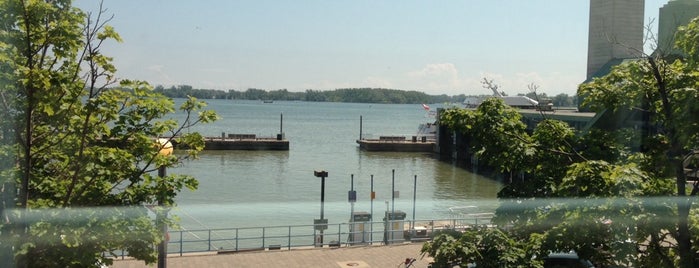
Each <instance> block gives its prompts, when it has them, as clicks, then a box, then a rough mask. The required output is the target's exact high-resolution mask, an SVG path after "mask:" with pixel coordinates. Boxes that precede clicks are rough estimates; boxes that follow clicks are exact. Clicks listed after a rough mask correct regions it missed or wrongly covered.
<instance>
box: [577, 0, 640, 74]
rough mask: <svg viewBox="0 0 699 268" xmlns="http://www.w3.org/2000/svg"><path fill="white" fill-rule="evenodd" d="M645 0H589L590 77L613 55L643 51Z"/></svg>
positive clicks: (632, 54) (630, 54) (630, 55)
mask: <svg viewBox="0 0 699 268" xmlns="http://www.w3.org/2000/svg"><path fill="white" fill-rule="evenodd" d="M644 2H645V1H644V0H590V22H589V23H590V30H589V37H588V46H587V79H590V78H591V77H592V76H593V75H594V74H595V73H596V72H597V71H598V70H600V68H602V66H604V65H605V64H607V63H608V62H610V61H611V60H613V59H626V58H634V57H639V56H640V55H641V54H640V53H641V52H643V27H644V25H643V18H644V17H643V10H644V5H645V3H644Z"/></svg>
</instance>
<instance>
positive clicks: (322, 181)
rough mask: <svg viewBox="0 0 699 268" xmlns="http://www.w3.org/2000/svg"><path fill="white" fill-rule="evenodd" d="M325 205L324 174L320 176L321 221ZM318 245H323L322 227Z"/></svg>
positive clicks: (323, 217)
mask: <svg viewBox="0 0 699 268" xmlns="http://www.w3.org/2000/svg"><path fill="white" fill-rule="evenodd" d="M324 206H325V176H323V177H321V178H320V220H321V222H322V221H323V219H325V215H324V214H323V213H324ZM320 246H321V247H322V246H323V228H321V229H320Z"/></svg>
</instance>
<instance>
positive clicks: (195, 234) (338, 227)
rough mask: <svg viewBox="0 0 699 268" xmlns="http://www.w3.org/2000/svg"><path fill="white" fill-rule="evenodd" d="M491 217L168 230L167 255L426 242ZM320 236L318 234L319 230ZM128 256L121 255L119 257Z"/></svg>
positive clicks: (481, 224)
mask: <svg viewBox="0 0 699 268" xmlns="http://www.w3.org/2000/svg"><path fill="white" fill-rule="evenodd" d="M491 218H492V214H489V213H486V214H478V215H474V216H473V217H469V218H458V219H435V220H415V221H412V220H394V221H386V220H384V221H366V222H360V221H357V222H350V223H338V224H327V226H326V227H327V229H323V228H322V227H321V226H319V225H290V226H267V227H248V228H222V229H200V230H170V232H169V241H168V253H169V254H178V255H180V256H182V255H183V254H185V253H195V252H219V253H227V252H242V251H255V250H281V249H286V250H291V249H292V248H303V247H341V246H345V247H348V246H356V245H375V244H392V243H403V242H407V241H427V240H429V239H431V238H432V236H433V234H434V233H435V232H437V231H440V230H457V231H463V230H465V229H469V228H473V227H475V226H490V225H491V222H490V220H491ZM320 229H323V230H322V233H321V230H320ZM125 255H127V253H126V252H124V251H122V254H121V257H122V258H123V257H124V256H125Z"/></svg>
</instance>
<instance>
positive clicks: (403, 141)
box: [357, 136, 436, 153]
mask: <svg viewBox="0 0 699 268" xmlns="http://www.w3.org/2000/svg"><path fill="white" fill-rule="evenodd" d="M357 143H358V144H359V149H361V150H364V151H368V152H428V153H431V152H434V151H435V146H436V142H435V141H434V140H427V139H426V137H424V136H423V137H421V138H420V139H418V138H417V137H416V136H414V137H413V138H412V139H411V140H408V139H407V138H406V137H404V136H380V137H379V139H361V140H357Z"/></svg>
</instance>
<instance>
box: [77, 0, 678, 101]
mask: <svg viewBox="0 0 699 268" xmlns="http://www.w3.org/2000/svg"><path fill="white" fill-rule="evenodd" d="M666 2H667V0H646V11H645V13H646V14H645V18H646V20H647V21H648V20H649V19H655V18H657V17H658V8H659V7H660V6H662V5H664V4H665V3H666ZM98 3H99V1H94V0H78V1H76V5H77V6H79V7H80V8H82V9H84V10H85V11H93V12H96V11H97V9H98ZM104 8H106V9H107V14H113V15H114V18H113V20H112V21H110V22H109V24H111V25H112V26H114V27H115V28H116V30H117V31H118V32H119V33H120V35H121V37H122V38H123V39H124V42H123V43H110V44H108V45H107V46H105V48H104V49H103V53H105V54H107V55H110V56H113V57H114V58H115V65H116V67H117V69H118V70H119V71H118V76H119V77H121V78H129V79H140V80H146V81H148V82H150V83H151V84H153V85H164V86H166V87H169V86H172V85H191V86H193V87H194V88H207V89H222V90H228V89H235V90H246V89H247V88H259V89H265V90H276V89H283V88H285V89H287V90H289V91H305V90H306V89H317V90H332V89H336V88H348V87H381V88H393V89H402V90H417V91H422V92H425V93H428V94H447V95H456V94H466V95H472V94H489V93H491V92H489V91H488V90H486V89H483V88H482V86H481V84H480V80H482V78H483V77H488V78H491V79H494V80H495V82H496V83H497V84H499V85H500V86H501V89H502V90H503V91H505V92H506V93H508V94H511V95H514V94H517V93H526V92H528V90H527V85H528V84H530V83H536V84H538V85H539V92H544V93H547V94H549V95H555V94H558V93H566V94H571V95H572V94H575V91H576V88H577V85H578V84H579V83H580V82H581V81H583V80H584V79H585V72H586V64H587V35H588V17H589V1H588V0H528V1H524V0H461V1H452V0H444V1H413V0H401V1H397V0H396V1H372V0H315V1H307V0H294V1H292V0H288V1H286V0H274V1H269V0H249V1H238V0H220V1H214V0H207V1H195V0H191V1H184V0H177V1H168V0H104ZM654 26H655V27H656V28H657V19H656V23H655V24H654Z"/></svg>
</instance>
